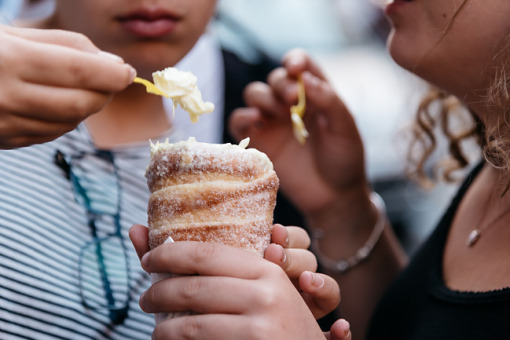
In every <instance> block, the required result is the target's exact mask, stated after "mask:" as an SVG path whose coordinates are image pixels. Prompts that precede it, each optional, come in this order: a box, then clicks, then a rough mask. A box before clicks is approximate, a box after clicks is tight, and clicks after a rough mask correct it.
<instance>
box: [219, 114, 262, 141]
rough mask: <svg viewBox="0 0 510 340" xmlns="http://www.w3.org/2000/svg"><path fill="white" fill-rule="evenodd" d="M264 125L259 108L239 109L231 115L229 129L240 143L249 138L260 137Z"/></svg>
mask: <svg viewBox="0 0 510 340" xmlns="http://www.w3.org/2000/svg"><path fill="white" fill-rule="evenodd" d="M263 126H264V123H263V120H262V115H261V113H260V110H259V109H257V108H251V107H250V108H239V109H236V110H235V111H234V112H232V114H231V115H230V118H229V121H228V128H229V131H230V133H231V134H232V137H234V139H236V140H238V141H240V140H242V139H244V138H246V137H248V136H254V135H255V136H256V135H259V134H260V132H261V129H262V128H263Z"/></svg>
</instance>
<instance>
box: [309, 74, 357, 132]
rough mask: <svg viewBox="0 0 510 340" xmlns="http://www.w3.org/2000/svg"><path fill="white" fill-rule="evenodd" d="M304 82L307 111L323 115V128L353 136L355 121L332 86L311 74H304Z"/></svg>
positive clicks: (321, 120)
mask: <svg viewBox="0 0 510 340" xmlns="http://www.w3.org/2000/svg"><path fill="white" fill-rule="evenodd" d="M303 82H304V84H305V93H306V101H307V111H309V110H315V111H318V112H320V113H321V115H320V125H321V127H323V128H325V129H327V130H329V131H333V132H335V133H336V134H344V133H345V134H347V135H350V134H352V130H353V129H352V126H354V124H355V122H354V119H353V117H352V116H351V115H350V113H349V110H348V109H347V107H346V106H345V104H344V103H343V102H342V100H340V98H339V97H338V95H337V93H336V91H335V90H334V89H333V87H332V86H331V84H330V83H328V82H325V81H323V80H320V79H319V78H317V77H315V76H313V75H312V74H310V73H304V74H303ZM332 108H333V109H332ZM307 118H309V117H308V115H305V120H306V119H307ZM346 120H349V121H350V122H347V121H346Z"/></svg>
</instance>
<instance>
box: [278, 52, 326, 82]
mask: <svg viewBox="0 0 510 340" xmlns="http://www.w3.org/2000/svg"><path fill="white" fill-rule="evenodd" d="M282 64H283V65H284V66H285V68H286V69H287V72H288V73H289V75H290V76H291V77H293V78H297V76H298V75H299V74H301V73H303V72H305V71H308V72H310V73H312V74H313V75H315V76H316V77H319V78H320V79H323V80H325V79H326V76H325V75H324V73H323V72H322V70H321V68H320V67H319V66H318V64H317V63H316V62H315V61H313V60H312V58H311V57H310V56H309V55H308V54H307V53H306V51H305V50H303V49H300V48H296V49H292V50H290V51H289V52H288V53H286V54H285V56H284V57H283V59H282Z"/></svg>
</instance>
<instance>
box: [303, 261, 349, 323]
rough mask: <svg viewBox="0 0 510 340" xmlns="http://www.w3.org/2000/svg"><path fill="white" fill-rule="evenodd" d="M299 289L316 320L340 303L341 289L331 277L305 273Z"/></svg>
mask: <svg viewBox="0 0 510 340" xmlns="http://www.w3.org/2000/svg"><path fill="white" fill-rule="evenodd" d="M299 289H301V291H302V295H303V299H304V300H305V302H306V304H307V305H308V308H310V310H311V311H312V314H313V315H314V316H315V318H317V319H318V318H321V317H323V316H324V315H326V314H328V313H330V312H331V311H333V310H334V309H335V308H336V307H337V306H338V304H339V303H340V288H339V287H338V283H337V282H336V281H335V280H334V279H333V278H331V277H329V276H327V275H324V274H320V273H312V272H310V271H304V272H303V273H301V276H300V277H299Z"/></svg>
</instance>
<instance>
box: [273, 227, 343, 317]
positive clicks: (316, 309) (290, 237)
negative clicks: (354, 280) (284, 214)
mask: <svg viewBox="0 0 510 340" xmlns="http://www.w3.org/2000/svg"><path fill="white" fill-rule="evenodd" d="M309 246H310V237H309V236H308V233H307V232H306V231H305V230H304V229H302V228H299V227H284V226H282V225H280V224H275V225H274V226H273V230H272V232H271V244H270V245H269V246H268V248H267V249H266V252H265V254H264V257H265V259H266V260H269V261H271V262H273V263H275V264H277V265H279V266H280V267H282V269H283V270H284V271H285V272H286V273H287V275H288V276H289V278H290V279H291V281H292V282H293V283H294V285H295V286H296V288H297V289H298V290H299V291H300V292H301V296H302V297H303V299H304V300H305V302H306V304H307V305H308V308H310V310H311V311H312V313H313V315H314V316H315V318H317V319H319V318H321V317H323V316H325V315H326V314H328V313H330V312H331V311H333V310H334V309H335V308H336V307H337V306H338V304H339V303H340V289H339V287H338V283H337V282H336V281H335V280H333V279H332V278H331V277H329V276H327V275H324V274H320V273H315V271H316V270H317V259H316V258H315V255H314V254H313V253H312V252H310V251H309V250H307V249H308V247H309Z"/></svg>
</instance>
